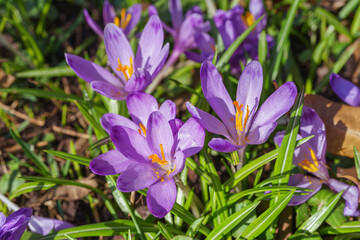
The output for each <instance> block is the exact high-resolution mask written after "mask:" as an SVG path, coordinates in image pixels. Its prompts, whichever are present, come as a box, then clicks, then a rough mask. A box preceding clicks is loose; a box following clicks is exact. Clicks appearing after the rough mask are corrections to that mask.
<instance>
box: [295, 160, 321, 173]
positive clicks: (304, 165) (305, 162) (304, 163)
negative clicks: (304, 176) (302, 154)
mask: <svg viewBox="0 0 360 240" xmlns="http://www.w3.org/2000/svg"><path fill="white" fill-rule="evenodd" d="M298 164H299V166H300V167H302V168H303V169H305V170H306V171H309V172H317V171H318V170H319V168H318V167H317V166H315V165H314V164H313V163H312V162H310V161H309V160H308V159H307V158H306V159H305V160H302V161H301V163H298Z"/></svg>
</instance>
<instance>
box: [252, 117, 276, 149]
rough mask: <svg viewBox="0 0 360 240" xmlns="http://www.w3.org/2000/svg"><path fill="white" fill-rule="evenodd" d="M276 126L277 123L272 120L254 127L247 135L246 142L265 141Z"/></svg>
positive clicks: (259, 142)
mask: <svg viewBox="0 0 360 240" xmlns="http://www.w3.org/2000/svg"><path fill="white" fill-rule="evenodd" d="M276 126H277V123H276V122H273V123H269V124H267V125H264V126H261V127H258V128H256V129H254V130H253V131H251V132H250V133H249V135H248V136H247V141H246V142H247V143H248V144H262V143H264V142H266V140H267V139H268V138H269V136H270V134H271V133H272V132H273V131H274V130H275V128H276Z"/></svg>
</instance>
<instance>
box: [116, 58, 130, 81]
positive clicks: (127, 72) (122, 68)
mask: <svg viewBox="0 0 360 240" xmlns="http://www.w3.org/2000/svg"><path fill="white" fill-rule="evenodd" d="M118 64H119V65H118V67H117V68H116V70H118V71H120V72H122V73H123V74H124V77H125V79H126V81H128V80H129V78H130V77H131V76H132V75H133V73H134V62H133V58H132V57H130V67H129V66H127V65H122V63H121V62H120V58H118Z"/></svg>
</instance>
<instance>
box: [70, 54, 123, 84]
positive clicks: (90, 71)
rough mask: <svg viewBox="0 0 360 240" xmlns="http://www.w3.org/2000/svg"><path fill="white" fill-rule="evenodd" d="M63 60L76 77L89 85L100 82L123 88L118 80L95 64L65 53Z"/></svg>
mask: <svg viewBox="0 0 360 240" xmlns="http://www.w3.org/2000/svg"><path fill="white" fill-rule="evenodd" d="M65 59H66V62H67V63H68V65H69V66H70V67H71V68H72V70H73V71H74V72H75V73H76V75H78V76H79V77H80V78H82V79H84V80H85V81H86V82H89V83H91V82H92V81H102V82H107V83H109V84H111V85H113V86H114V87H118V88H120V87H122V86H123V84H122V83H121V82H120V80H119V79H118V78H116V77H115V76H114V75H112V74H111V73H110V72H109V71H108V70H106V69H105V68H103V67H101V66H99V65H97V64H96V63H93V62H90V61H88V60H85V59H83V58H81V57H78V56H75V55H72V54H69V53H65Z"/></svg>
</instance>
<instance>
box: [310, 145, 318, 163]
mask: <svg viewBox="0 0 360 240" xmlns="http://www.w3.org/2000/svg"><path fill="white" fill-rule="evenodd" d="M309 151H310V155H311V158H312V160H313V161H314V163H315V166H316V167H318V166H319V162H318V160H317V159H316V156H315V153H314V151H313V150H312V149H311V148H309Z"/></svg>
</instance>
